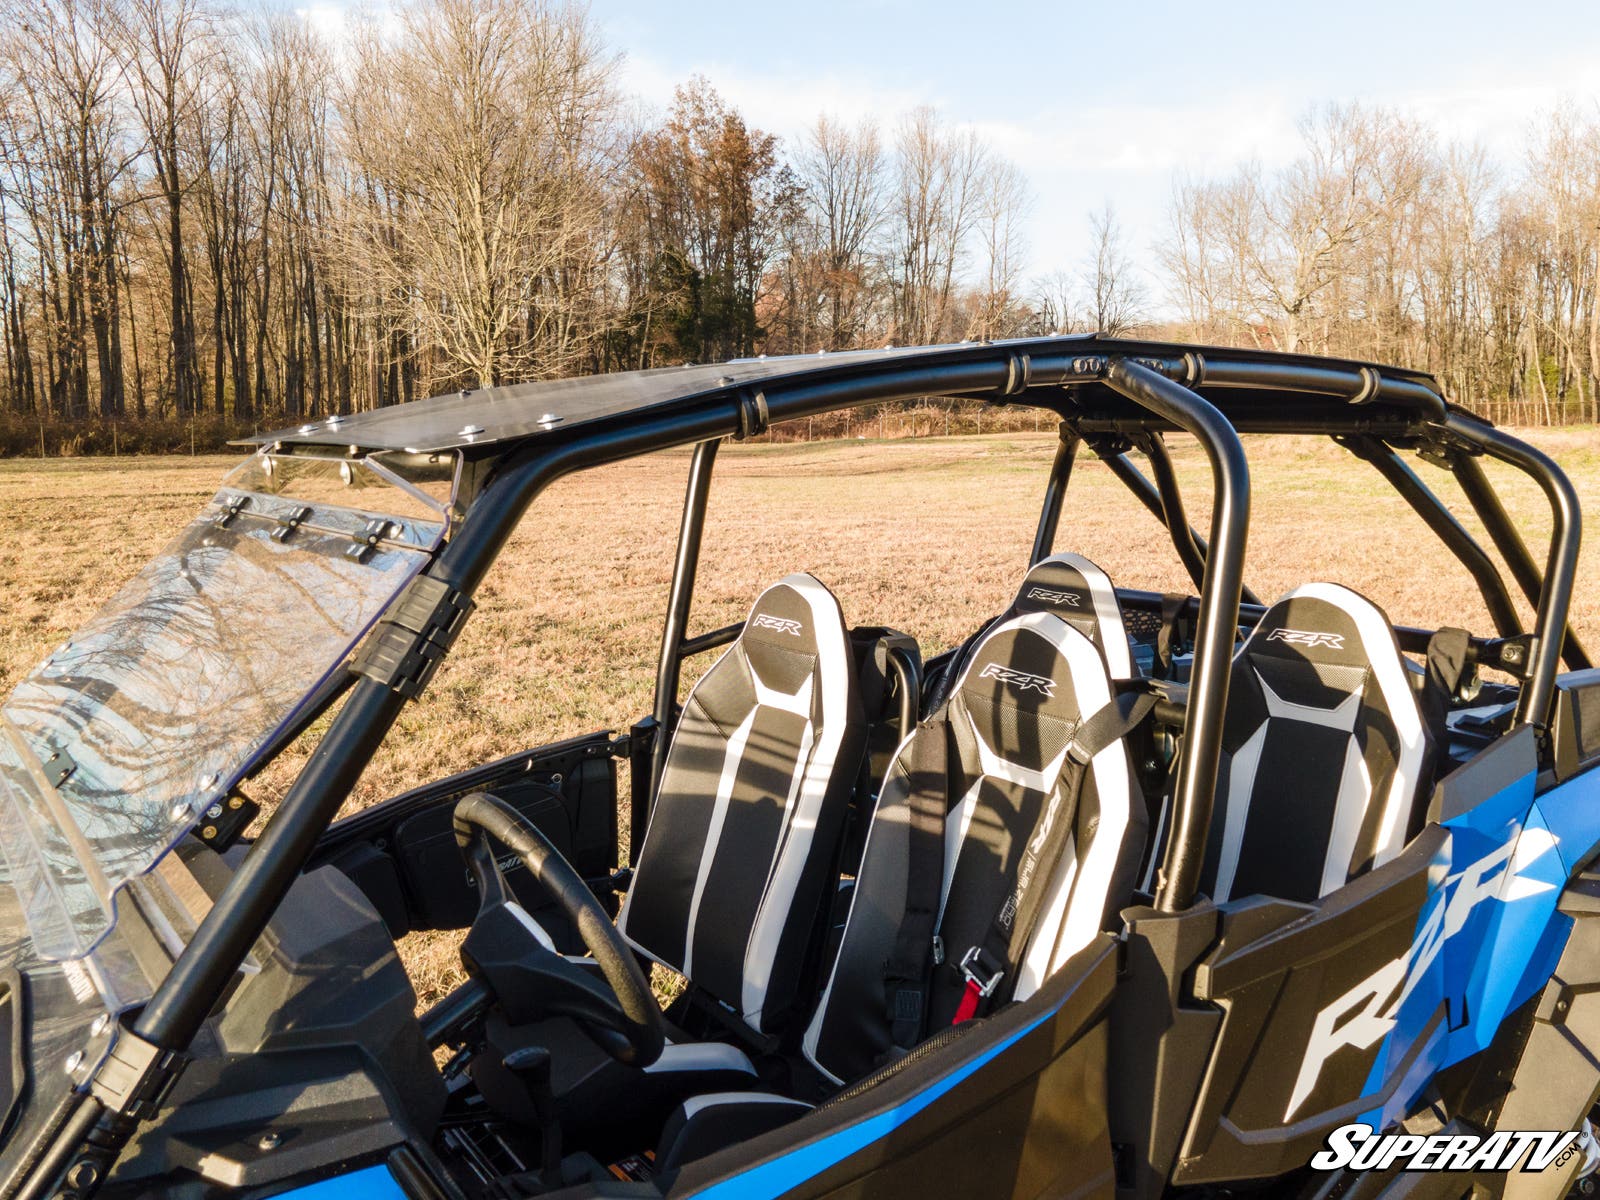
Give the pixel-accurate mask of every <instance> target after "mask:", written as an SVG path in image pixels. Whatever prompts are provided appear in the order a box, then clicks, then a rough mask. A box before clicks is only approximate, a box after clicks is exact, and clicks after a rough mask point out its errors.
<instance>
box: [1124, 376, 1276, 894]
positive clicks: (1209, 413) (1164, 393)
mask: <svg viewBox="0 0 1600 1200" xmlns="http://www.w3.org/2000/svg"><path fill="white" fill-rule="evenodd" d="M1105 380H1106V383H1107V384H1109V385H1110V386H1111V387H1112V388H1114V389H1115V390H1116V391H1118V392H1120V393H1121V394H1122V395H1124V396H1126V397H1127V398H1128V399H1130V400H1132V401H1134V402H1135V403H1136V404H1139V405H1140V406H1141V407H1143V408H1146V409H1149V410H1150V411H1151V412H1153V413H1155V414H1156V415H1157V416H1159V417H1161V418H1163V419H1165V420H1167V421H1170V422H1172V423H1173V424H1174V425H1177V426H1178V427H1179V428H1181V429H1183V430H1185V431H1186V432H1188V433H1191V434H1193V435H1194V436H1195V438H1196V439H1198V441H1199V442H1200V445H1201V446H1202V447H1204V449H1205V452H1206V458H1207V459H1208V460H1209V461H1210V463H1211V476H1212V508H1211V541H1210V548H1209V552H1208V553H1207V555H1206V562H1205V572H1204V581H1203V583H1202V585H1201V588H1200V616H1199V621H1198V627H1197V629H1196V631H1195V648H1194V666H1193V668H1192V670H1191V673H1190V683H1189V705H1188V711H1187V713H1186V714H1185V717H1184V727H1183V754H1182V757H1181V759H1180V761H1179V763H1178V777H1177V780H1176V782H1175V783H1174V785H1173V798H1172V834H1171V836H1170V837H1169V838H1168V839H1167V852H1166V859H1165V861H1164V862H1163V863H1162V866H1161V875H1160V880H1159V882H1158V884H1157V886H1156V897H1155V907H1156V908H1157V909H1158V910H1160V911H1162V912H1169V913H1170V912H1181V911H1182V910H1184V909H1186V908H1188V907H1189V906H1190V905H1191V904H1192V903H1193V902H1194V896H1195V891H1196V889H1197V887H1198V885H1199V880H1200V868H1201V865H1202V863H1203V862H1204V861H1205V848H1206V837H1207V834H1208V832H1209V830H1210V827H1211V811H1212V807H1213V803H1214V800H1215V794H1216V786H1217V768H1218V765H1219V763H1220V761H1221V757H1222V721H1223V714H1224V711H1225V709H1226V706H1227V700H1228V677H1229V673H1230V671H1231V669H1232V666H1233V647H1234V642H1235V640H1236V638H1237V636H1238V629H1239V603H1240V599H1241V596H1242V593H1243V590H1244V553H1245V543H1246V540H1247V538H1248V535H1249V527H1250V468H1249V465H1248V464H1247V463H1246V461H1245V455H1244V446H1243V444H1242V443H1241V442H1240V441H1239V435H1238V433H1237V432H1236V431H1235V430H1234V428H1233V426H1232V425H1231V424H1229V423H1228V419H1227V418H1226V417H1224V416H1223V415H1222V413H1221V412H1219V411H1218V410H1217V408H1216V407H1215V406H1214V405H1213V404H1211V403H1210V402H1209V401H1208V400H1206V399H1205V398H1204V397H1202V396H1200V395H1198V394H1196V393H1195V392H1193V391H1190V390H1189V389H1188V388H1186V387H1184V386H1183V385H1182V384H1179V383H1175V382H1174V381H1172V380H1170V379H1168V378H1167V377H1166V376H1164V375H1162V374H1160V373H1158V372H1156V371H1153V370H1151V369H1150V368H1149V367H1146V366H1143V365H1142V364H1140V363H1137V362H1134V361H1131V360H1128V359H1112V360H1111V361H1110V362H1109V363H1108V364H1107V366H1106V373H1105Z"/></svg>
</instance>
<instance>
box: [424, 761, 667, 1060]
mask: <svg viewBox="0 0 1600 1200" xmlns="http://www.w3.org/2000/svg"><path fill="white" fill-rule="evenodd" d="M453 824H454V827H455V835H456V845H457V846H458V847H459V848H460V850H461V853H462V856H463V857H464V858H465V859H466V861H467V869H468V870H469V871H470V872H471V873H472V878H473V881H474V882H475V883H476V884H477V887H478V897H479V901H478V915H477V916H476V917H475V918H473V922H472V928H471V930H470V931H469V932H468V934H467V937H466V940H465V941H464V942H463V943H462V945H461V961H462V963H463V964H464V965H465V966H466V968H467V972H468V973H469V974H470V975H472V976H474V977H475V978H477V979H479V980H481V981H482V982H483V983H484V985H485V986H487V987H488V989H489V991H490V993H491V994H492V995H493V996H494V997H495V999H496V1001H497V1002H498V1003H499V1005H500V1007H501V1009H502V1010H503V1011H504V1012H505V1014H506V1018H507V1019H508V1020H509V1021H511V1022H512V1023H513V1024H518V1025H521V1024H527V1023H529V1022H532V1021H536V1020H539V1019H541V1018H543V1017H551V1016H567V1017H572V1018H574V1019H576V1020H578V1021H579V1022H581V1023H582V1024H583V1025H584V1027H585V1028H586V1029H587V1030H588V1031H589V1033H590V1034H591V1036H593V1037H594V1039H595V1041H596V1042H597V1043H598V1044H599V1045H600V1046H601V1047H602V1048H603V1049H604V1050H605V1051H606V1052H607V1053H608V1054H610V1055H611V1056H612V1057H613V1058H615V1059H616V1060H617V1061H618V1062H622V1063H626V1064H628V1065H629V1066H634V1067H647V1066H649V1065H650V1064H651V1063H653V1062H655V1060H656V1059H657V1058H659V1057H660V1056H661V1048H662V1046H663V1045H664V1044H665V1041H666V1035H665V1027H664V1024H663V1022H662V1019H661V1009H660V1008H659V1007H658V1006H657V1004H656V1001H655V996H654V995H652V994H651V991H650V985H649V983H648V982H646V980H645V977H644V972H642V971H641V970H640V969H639V963H638V960H636V959H635V958H634V956H633V952H632V951H631V950H630V949H629V948H628V945H627V943H626V942H624V941H623V940H622V935H621V934H620V933H618V932H617V927H616V925H615V924H613V923H612V921H611V918H610V917H609V916H607V915H606V911H605V910H604V909H603V908H601V907H600V903H599V901H597V900H596V899H595V896H594V893H593V892H591V891H590V890H589V886H588V885H587V884H586V883H584V881H583V879H582V878H581V877H580V876H579V875H578V873H577V871H575V870H573V868H572V864H570V863H569V862H567V860H566V859H565V858H563V857H562V855H561V852H560V851H559V850H557V849H556V848H555V847H554V846H552V845H551V844H550V842H549V840H548V839H546V838H545V836H544V834H542V833H540V832H539V830H538V828H537V827H536V826H535V825H534V824H533V822H531V821H529V820H528V818H527V817H525V816H523V815H522V814H521V813H520V812H518V811H517V810H516V809H515V808H513V807H511V805H509V804H507V803H506V802H505V801H504V800H500V799H498V798H496V797H494V796H491V795H489V794H488V793H486V792H473V793H472V794H471V795H469V796H465V797H463V798H462V799H461V801H460V802H459V803H457V805H456V808H455V816H454V822H453ZM490 838H493V839H494V840H495V841H497V842H500V843H501V844H502V845H504V846H505V847H506V849H508V850H510V851H511V852H512V853H513V854H515V855H516V856H517V858H518V859H520V860H521V861H522V864H523V866H525V867H527V869H528V873H529V874H530V875H531V876H532V877H533V878H534V879H535V880H537V881H538V883H539V885H540V887H542V888H543V889H544V891H545V893H546V895H548V896H549V897H550V898H551V899H552V900H554V901H555V902H556V904H557V905H559V906H560V908H561V909H562V911H564V912H565V913H566V914H567V916H568V917H570V918H571V919H572V923H573V924H574V925H575V926H577V929H578V936H579V937H581V938H582V939H583V944H584V945H585V946H587V947H588V948H589V952H590V953H591V954H593V955H594V962H595V963H596V964H597V965H598V967H599V973H598V975H597V974H596V972H594V971H592V970H589V969H588V968H586V967H584V966H580V965H578V964H577V963H575V962H573V961H571V960H569V959H567V958H565V957H563V956H562V955H561V954H559V953H557V952H556V949H555V945H554V944H553V943H552V942H551V941H550V938H549V935H548V934H546V933H545V932H544V930H542V929H540V928H539V926H538V925H537V924H536V923H535V922H534V920H533V918H532V917H530V916H529V915H528V913H527V911H526V910H525V909H524V908H523V907H522V905H520V904H519V903H517V899H516V896H515V894H514V893H513V892H512V891H511V889H510V887H509V886H508V885H507V884H506V878H505V876H504V875H503V874H502V873H501V871H500V864H499V863H498V862H496V861H495V855H494V850H493V848H492V847H491V845H490Z"/></svg>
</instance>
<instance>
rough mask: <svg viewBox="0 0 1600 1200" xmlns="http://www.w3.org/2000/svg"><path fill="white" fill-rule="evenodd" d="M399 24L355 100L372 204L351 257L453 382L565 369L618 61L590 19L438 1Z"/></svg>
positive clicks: (362, 70) (360, 156)
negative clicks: (399, 307)
mask: <svg viewBox="0 0 1600 1200" xmlns="http://www.w3.org/2000/svg"><path fill="white" fill-rule="evenodd" d="M401 26H402V30H403V35H402V36H400V37H399V38H396V39H392V40H383V39H382V38H381V37H380V36H379V35H378V34H377V33H372V34H370V35H369V36H368V38H367V40H366V43H365V45H364V46H363V48H362V53H361V57H360V60H359V63H358V66H357V69H356V71H355V73H354V78H353V80H352V82H351V85H350V88H349V91H348V93H347V95H346V98H345V110H346V114H347V121H346V127H347V130H348V136H349V141H348V146H347V150H348V153H349V155H350V157H351V160H352V163H353V165H354V167H355V169H356V170H357V171H358V172H359V173H360V175H361V176H362V186H361V189H360V191H362V192H365V193H366V197H365V198H366V200H367V203H365V204H358V205H356V206H353V211H352V213H351V217H352V222H351V229H352V232H353V233H354V235H355V241H354V245H353V247H352V248H353V250H354V252H355V254H356V255H357V256H359V257H362V258H365V259H367V260H369V261H370V262H371V263H372V264H373V266H374V268H375V270H376V272H377V273H378V277H379V279H380V280H381V285H382V286H381V289H380V290H381V292H382V293H383V294H384V295H385V296H389V297H399V296H404V297H406V298H407V300H408V310H407V311H406V312H405V313H404V314H403V319H404V320H406V321H408V322H409V323H410V324H411V325H412V326H413V327H414V328H415V329H416V330H417V333H418V336H419V337H421V338H422V339H424V340H425V341H427V342H429V343H432V344H434V345H436V346H437V347H438V348H439V352H440V354H441V356H442V359H443V363H444V365H445V370H446V373H447V374H448V373H451V372H456V371H459V372H460V373H462V374H464V375H465V377H466V378H467V379H469V380H470V381H471V382H473V383H475V384H477V385H479V386H488V385H491V384H495V383H500V382H503V381H505V380H506V379H512V378H520V377H526V376H528V375H540V374H548V373H557V372H559V371H561V370H562V369H564V368H566V367H568V366H570V364H571V360H572V354H573V352H574V345H573V342H572V340H571V338H570V336H567V335H570V334H571V332H572V329H571V327H570V325H565V324H564V323H563V322H562V321H561V319H560V316H561V312H562V306H563V305H566V304H569V303H571V302H572V296H571V295H570V293H569V292H568V291H566V290H565V288H564V286H563V285H565V284H567V283H569V282H570V280H569V279H568V277H567V276H566V275H565V274H564V273H563V272H564V270H565V269H566V268H567V267H568V266H569V265H570V260H571V254H572V251H573V248H574V242H575V240H580V239H582V238H585V237H587V236H588V235H589V234H590V233H591V232H592V230H591V229H590V228H589V226H590V224H591V223H592V219H593V217H594V215H595V214H596V213H597V212H598V211H599V202H598V200H597V198H596V196H595V191H596V188H597V186H598V181H597V179H596V177H595V171H596V166H597V164H596V162H595V161H594V155H595V153H596V150H597V147H598V146H603V145H604V144H605V142H606V136H605V129H604V123H605V119H606V116H607V110H608V106H609V104H610V88H611V84H610V75H611V66H612V60H611V59H610V58H608V57H607V56H606V55H605V54H604V53H603V52H602V50H601V49H600V47H599V44H598V41H597V39H596V35H595V32H594V29H593V27H592V25H591V24H590V22H589V19H588V17H587V15H586V14H584V13H583V12H582V11H580V10H578V9H575V8H570V7H554V6H551V5H546V4H543V3H540V2H538V0H490V2H489V3H477V2H475V0H433V2H431V3H427V4H418V5H414V6H413V7H411V8H408V9H406V10H404V11H403V13H402V16H401ZM358 195H359V193H358ZM586 218H587V219H586ZM418 283H422V284H423V286H416V285H417V284H418ZM399 315H400V314H393V313H374V314H372V316H374V317H375V318H376V317H388V318H390V319H392V318H394V317H395V316H399ZM554 327H560V328H561V329H562V334H563V336H561V337H559V338H555V339H551V338H548V337H546V336H545V335H546V334H547V333H548V332H549V331H550V330H551V329H552V328H554Z"/></svg>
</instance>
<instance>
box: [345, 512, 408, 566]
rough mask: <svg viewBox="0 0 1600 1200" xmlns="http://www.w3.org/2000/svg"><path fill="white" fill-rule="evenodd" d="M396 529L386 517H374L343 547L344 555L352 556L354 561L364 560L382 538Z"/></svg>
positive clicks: (369, 555)
mask: <svg viewBox="0 0 1600 1200" xmlns="http://www.w3.org/2000/svg"><path fill="white" fill-rule="evenodd" d="M398 531H399V530H398V527H397V526H396V525H395V524H394V522H393V521H391V520H389V518H388V517H374V518H373V519H372V520H370V521H368V522H367V523H366V525H365V526H363V527H362V530H361V532H360V533H358V534H355V535H354V538H355V540H354V541H352V542H351V543H350V544H349V545H348V546H346V547H345V548H344V553H345V557H346V558H353V559H355V561H356V562H366V561H367V559H368V558H370V557H371V556H372V552H373V551H374V550H376V549H377V548H378V544H379V543H380V542H382V541H383V539H384V538H386V537H389V536H391V535H393V534H395V533H397V532H398Z"/></svg>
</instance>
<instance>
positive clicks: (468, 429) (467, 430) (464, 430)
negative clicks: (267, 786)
mask: <svg viewBox="0 0 1600 1200" xmlns="http://www.w3.org/2000/svg"><path fill="white" fill-rule="evenodd" d="M482 432H483V426H482V425H463V426H462V427H461V433H460V436H461V437H471V436H472V435H473V434H475V433H482Z"/></svg>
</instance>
